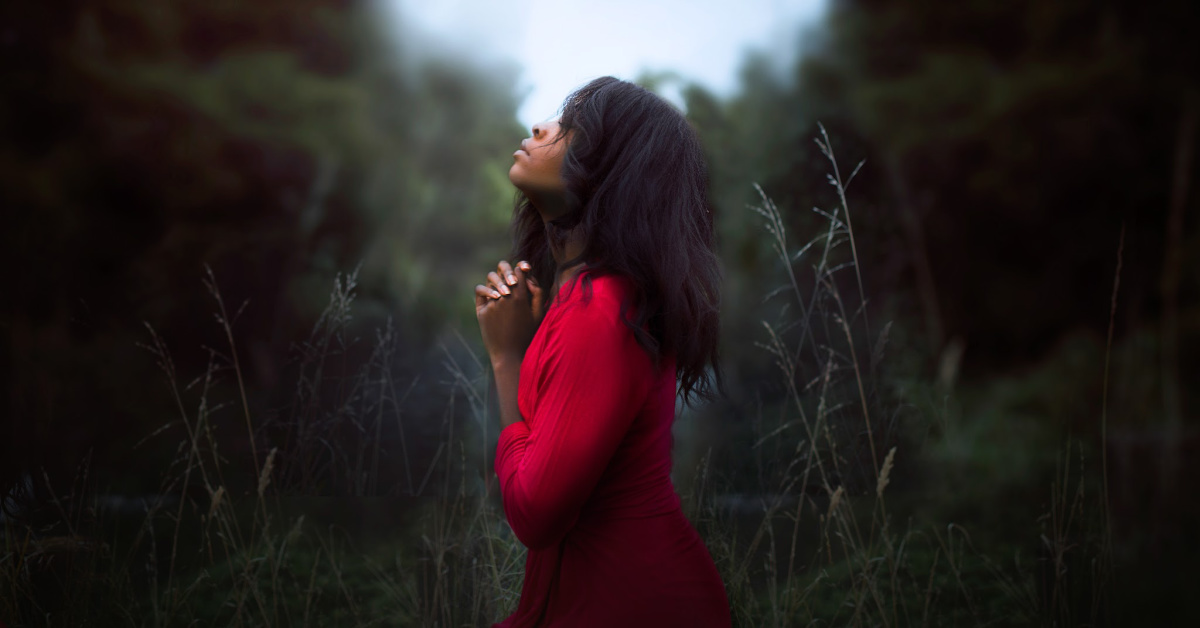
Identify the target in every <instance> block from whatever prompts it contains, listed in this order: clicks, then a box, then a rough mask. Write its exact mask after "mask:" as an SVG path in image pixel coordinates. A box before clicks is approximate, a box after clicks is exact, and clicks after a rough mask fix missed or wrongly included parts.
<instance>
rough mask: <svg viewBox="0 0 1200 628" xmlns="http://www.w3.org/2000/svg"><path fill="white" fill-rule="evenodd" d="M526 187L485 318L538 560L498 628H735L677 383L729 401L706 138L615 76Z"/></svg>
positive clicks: (520, 174)
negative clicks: (680, 424)
mask: <svg viewBox="0 0 1200 628" xmlns="http://www.w3.org/2000/svg"><path fill="white" fill-rule="evenodd" d="M509 179H510V180H511V181H512V183H513V185H514V186H516V187H517V189H518V190H519V191H520V194H519V196H518V204H517V208H516V211H515V214H514V219H513V227H514V231H515V239H516V243H517V248H516V259H518V260H521V261H520V262H518V263H517V264H516V265H515V266H514V265H510V264H509V263H508V262H506V261H501V262H500V263H499V264H498V265H497V268H496V270H495V271H493V272H491V273H489V274H488V281H487V285H484V284H480V285H478V286H476V287H475V307H476V314H477V315H478V319H479V326H480V331H481V332H482V335H483V340H484V345H485V346H486V348H487V351H488V355H489V357H490V358H491V363H492V368H493V372H494V374H495V378H496V389H497V398H498V401H499V405H500V423H501V432H500V441H499V444H498V446H497V450H496V463H495V468H496V473H497V475H498V476H499V480H500V490H501V495H502V497H503V502H504V510H505V515H506V517H507V519H508V521H509V524H510V525H511V527H512V529H513V532H515V533H516V535H517V538H518V539H519V540H520V541H521V542H522V543H523V544H524V545H525V546H526V547H528V548H529V553H528V558H527V560H526V564H525V581H524V584H523V586H522V588H521V600H520V603H519V605H518V607H517V610H516V612H514V613H513V614H512V615H511V616H510V617H508V618H507V619H505V620H504V621H502V622H500V623H498V624H495V626H501V627H504V628H518V627H525V626H573V627H576V626H626V627H628V626H729V625H730V616H729V605H728V599H727V597H726V594H725V589H724V585H723V584H722V582H721V578H720V575H719V574H718V572H717V569H716V566H715V565H714V564H713V560H712V558H711V556H710V555H709V553H708V550H707V548H706V547H705V545H704V543H703V541H702V539H701V538H700V536H699V535H698V534H697V533H696V531H695V529H694V528H693V527H692V525H691V524H690V523H689V522H688V520H687V519H686V518H685V517H684V515H683V511H682V509H681V506H680V500H679V496H678V495H677V494H676V493H675V489H674V487H673V485H672V484H671V478H670V473H671V444H672V437H671V424H672V422H673V420H674V417H675V398H676V381H677V380H678V383H679V394H680V395H682V397H683V400H684V402H685V403H686V402H688V401H690V400H691V399H692V398H693V397H694V396H702V397H709V396H711V395H712V393H713V389H714V385H715V387H716V388H717V389H719V388H720V371H719V369H718V364H717V330H718V324H719V318H718V314H719V306H720V302H719V293H718V288H719V285H720V276H721V275H720V268H719V266H718V263H717V258H716V255H715V253H714V251H713V224H712V213H711V211H710V209H709V205H708V197H707V191H706V187H707V171H706V168H705V165H704V159H703V154H702V151H701V148H700V144H699V142H698V140H697V138H696V135H695V133H694V131H693V130H692V129H691V127H690V125H689V124H688V122H687V120H686V119H685V118H684V117H683V116H682V115H681V114H680V113H679V112H678V111H677V110H676V109H675V108H674V107H672V106H671V105H669V104H668V103H666V102H665V101H663V100H662V99H661V98H659V97H657V96H655V95H654V94H652V93H650V92H648V91H646V90H644V89H642V88H640V87H638V86H636V85H633V84H631V83H627V82H625V81H619V80H617V79H614V78H612V77H604V78H600V79H597V80H595V81H592V82H591V83H589V84H588V85H586V86H584V87H583V88H581V89H579V90H578V91H576V92H575V93H573V94H571V95H570V96H569V97H568V98H567V100H566V102H565V103H564V105H563V110H562V116H561V118H560V119H559V120H558V121H554V122H548V123H542V124H537V125H534V127H533V135H532V137H530V138H528V139H526V140H524V141H523V142H521V148H520V149H519V150H517V151H516V152H515V153H514V154H513V165H512V167H511V168H510V170H509ZM709 369H711V373H712V375H711V377H710V376H709V375H708V374H707V372H708V370H709Z"/></svg>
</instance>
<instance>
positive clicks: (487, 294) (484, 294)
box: [475, 284, 500, 306]
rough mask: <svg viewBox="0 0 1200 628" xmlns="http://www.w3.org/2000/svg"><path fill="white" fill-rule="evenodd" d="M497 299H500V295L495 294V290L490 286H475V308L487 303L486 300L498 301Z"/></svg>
mask: <svg viewBox="0 0 1200 628" xmlns="http://www.w3.org/2000/svg"><path fill="white" fill-rule="evenodd" d="M499 298H500V293H499V292H496V290H495V289H494V288H492V287H490V286H485V285H483V284H479V285H477V286H475V305H476V306H481V305H483V304H484V303H485V302H487V300H488V299H499Z"/></svg>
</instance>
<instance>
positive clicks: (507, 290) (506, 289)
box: [500, 286, 509, 294]
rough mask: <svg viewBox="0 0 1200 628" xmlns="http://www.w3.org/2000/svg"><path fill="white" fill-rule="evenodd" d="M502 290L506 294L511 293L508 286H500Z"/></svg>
mask: <svg viewBox="0 0 1200 628" xmlns="http://www.w3.org/2000/svg"><path fill="white" fill-rule="evenodd" d="M500 292H502V293H504V294H508V293H509V289H508V286H500Z"/></svg>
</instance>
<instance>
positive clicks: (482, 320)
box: [475, 260, 545, 430]
mask: <svg viewBox="0 0 1200 628" xmlns="http://www.w3.org/2000/svg"><path fill="white" fill-rule="evenodd" d="M530 269H531V266H530V264H529V262H525V261H521V262H518V263H517V267H516V268H513V267H512V266H509V264H508V262H507V261H504V260H501V261H500V263H499V264H497V265H496V271H493V272H490V273H488V282H489V285H486V286H485V285H483V284H479V285H477V286H475V314H476V316H477V317H478V319H479V330H480V332H481V333H482V334H483V345H484V348H485V349H486V350H487V352H488V357H489V358H490V359H491V363H492V373H493V374H494V375H495V377H496V398H497V400H498V401H499V404H500V429H501V430H503V429H504V428H506V427H508V426H509V425H512V424H513V423H515V422H517V421H521V420H522V417H521V412H520V410H519V409H518V408H517V380H518V378H519V377H520V374H521V361H522V360H523V359H524V358H525V350H526V349H527V348H528V347H529V342H530V340H531V339H532V338H533V334H534V332H535V331H536V330H537V327H538V325H539V324H541V320H542V317H543V316H544V315H545V299H544V298H543V296H544V293H543V291H542V289H541V288H540V287H539V286H538V285H537V282H536V280H533V275H526V274H525V273H526V272H527V271H529V270H530ZM497 271H498V272H497Z"/></svg>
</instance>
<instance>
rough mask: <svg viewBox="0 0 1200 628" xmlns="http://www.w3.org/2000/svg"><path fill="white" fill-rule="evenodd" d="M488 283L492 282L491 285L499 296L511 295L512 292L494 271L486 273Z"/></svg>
mask: <svg viewBox="0 0 1200 628" xmlns="http://www.w3.org/2000/svg"><path fill="white" fill-rule="evenodd" d="M488 281H490V282H492V285H493V286H495V289H496V290H498V291H499V292H500V294H504V295H508V294H512V290H510V289H509V288H508V284H507V283H505V282H504V280H503V279H501V278H500V275H497V274H496V271H492V272H490V273H488Z"/></svg>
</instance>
